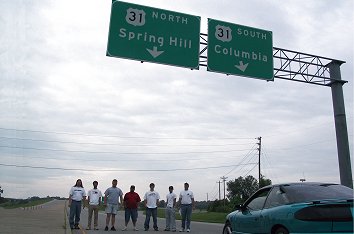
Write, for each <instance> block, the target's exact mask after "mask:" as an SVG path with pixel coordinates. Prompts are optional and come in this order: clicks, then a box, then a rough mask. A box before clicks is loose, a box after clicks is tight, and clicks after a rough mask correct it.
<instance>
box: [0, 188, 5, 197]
mask: <svg viewBox="0 0 354 234" xmlns="http://www.w3.org/2000/svg"><path fill="white" fill-rule="evenodd" d="M3 193H4V190H3V189H2V188H1V186H0V197H1V194H3Z"/></svg>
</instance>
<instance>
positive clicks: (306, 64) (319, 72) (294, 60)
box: [199, 33, 347, 86]
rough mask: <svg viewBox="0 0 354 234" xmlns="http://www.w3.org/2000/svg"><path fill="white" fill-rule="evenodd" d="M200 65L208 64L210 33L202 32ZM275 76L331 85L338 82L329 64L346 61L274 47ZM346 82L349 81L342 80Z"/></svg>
mask: <svg viewBox="0 0 354 234" xmlns="http://www.w3.org/2000/svg"><path fill="white" fill-rule="evenodd" d="M200 38H201V42H200V45H201V48H200V53H199V54H200V55H199V57H200V61H199V65H200V66H205V67H206V66H207V61H208V58H207V49H208V35H207V34H203V33H201V34H200ZM273 62H274V78H278V79H285V80H292V81H298V82H304V83H309V84H315V85H322V86H330V85H331V84H332V83H333V82H338V80H334V79H332V78H331V77H330V70H329V68H328V64H330V63H331V62H337V63H340V64H342V63H345V62H344V61H340V60H337V59H330V58H325V57H322V56H316V55H311V54H306V53H302V52H296V51H291V50H286V49H281V48H277V47H273ZM341 82H343V83H346V82H347V81H343V80H342V81H341Z"/></svg>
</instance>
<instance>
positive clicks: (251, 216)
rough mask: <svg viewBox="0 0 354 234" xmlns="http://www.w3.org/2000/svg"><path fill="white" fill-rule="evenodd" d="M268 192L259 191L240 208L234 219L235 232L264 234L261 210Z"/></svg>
mask: <svg viewBox="0 0 354 234" xmlns="http://www.w3.org/2000/svg"><path fill="white" fill-rule="evenodd" d="M270 190H271V188H270V187H269V188H265V189H262V190H259V191H258V192H257V193H255V194H254V195H253V196H252V197H251V198H250V199H248V200H247V202H246V203H245V204H244V205H243V206H242V209H241V210H240V212H238V215H237V217H236V230H235V231H236V232H241V233H265V230H264V221H263V217H262V209H263V207H264V203H265V201H266V199H267V196H268V193H269V191H270Z"/></svg>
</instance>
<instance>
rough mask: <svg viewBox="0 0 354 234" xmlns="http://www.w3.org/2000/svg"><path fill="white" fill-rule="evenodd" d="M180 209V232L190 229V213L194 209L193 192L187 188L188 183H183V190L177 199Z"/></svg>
mask: <svg viewBox="0 0 354 234" xmlns="http://www.w3.org/2000/svg"><path fill="white" fill-rule="evenodd" d="M178 203H179V205H180V209H181V216H182V225H181V230H179V231H180V232H184V231H185V230H186V231H187V232H190V231H191V227H190V226H191V215H192V210H193V209H194V195H193V192H192V191H190V190H189V184H188V183H184V190H183V191H181V192H180V194H179V201H178ZM186 228H187V229H186Z"/></svg>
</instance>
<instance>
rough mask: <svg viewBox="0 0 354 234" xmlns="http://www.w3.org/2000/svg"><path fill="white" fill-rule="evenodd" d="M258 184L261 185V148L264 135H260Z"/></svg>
mask: <svg viewBox="0 0 354 234" xmlns="http://www.w3.org/2000/svg"><path fill="white" fill-rule="evenodd" d="M257 139H258V141H259V142H258V143H257V145H258V186H259V188H260V187H261V176H262V175H261V149H262V137H258V138H257Z"/></svg>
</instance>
